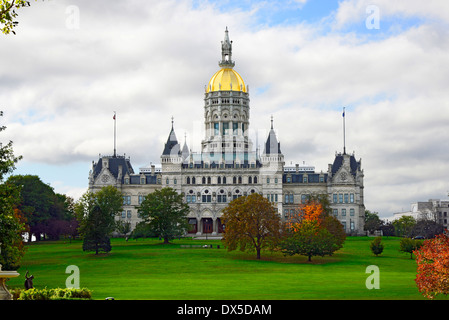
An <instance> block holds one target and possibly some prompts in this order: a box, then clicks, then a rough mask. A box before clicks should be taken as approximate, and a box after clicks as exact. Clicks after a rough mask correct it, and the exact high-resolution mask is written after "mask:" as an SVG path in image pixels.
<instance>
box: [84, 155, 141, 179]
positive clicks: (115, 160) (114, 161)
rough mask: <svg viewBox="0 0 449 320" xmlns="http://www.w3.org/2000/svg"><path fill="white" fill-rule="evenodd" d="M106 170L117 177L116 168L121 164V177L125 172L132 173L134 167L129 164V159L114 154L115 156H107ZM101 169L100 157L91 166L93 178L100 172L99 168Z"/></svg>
mask: <svg viewBox="0 0 449 320" xmlns="http://www.w3.org/2000/svg"><path fill="white" fill-rule="evenodd" d="M108 161H109V164H108V170H109V172H111V174H112V175H113V176H114V178H116V179H117V177H118V168H119V166H122V177H123V176H125V174H129V175H131V174H134V169H133V167H132V165H131V161H130V160H129V158H128V159H126V158H125V157H121V156H115V157H108ZM102 169H103V161H102V158H100V159H99V160H98V162H97V163H96V164H94V168H93V176H94V179H95V178H96V177H97V176H98V175H99V174H100V172H101V170H102Z"/></svg>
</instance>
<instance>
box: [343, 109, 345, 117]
mask: <svg viewBox="0 0 449 320" xmlns="http://www.w3.org/2000/svg"><path fill="white" fill-rule="evenodd" d="M344 117H345V109H344V108H343V118H344Z"/></svg>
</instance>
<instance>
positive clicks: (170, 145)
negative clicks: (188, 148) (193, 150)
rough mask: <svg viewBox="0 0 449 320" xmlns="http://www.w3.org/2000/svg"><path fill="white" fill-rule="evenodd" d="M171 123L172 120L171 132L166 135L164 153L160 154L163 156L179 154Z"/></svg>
mask: <svg viewBox="0 0 449 320" xmlns="http://www.w3.org/2000/svg"><path fill="white" fill-rule="evenodd" d="M173 122H174V119H173V118H172V121H171V131H170V134H169V135H168V139H167V142H166V143H165V146H164V151H163V152H162V155H163V156H169V155H173V154H180V151H181V150H180V149H181V147H180V145H179V143H178V139H177V138H176V134H175V129H174V128H173Z"/></svg>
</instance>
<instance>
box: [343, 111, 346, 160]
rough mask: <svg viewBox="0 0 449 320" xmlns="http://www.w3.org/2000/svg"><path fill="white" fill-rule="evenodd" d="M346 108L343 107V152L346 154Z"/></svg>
mask: <svg viewBox="0 0 449 320" xmlns="http://www.w3.org/2000/svg"><path fill="white" fill-rule="evenodd" d="M345 110H346V108H345V107H343V154H346V121H345Z"/></svg>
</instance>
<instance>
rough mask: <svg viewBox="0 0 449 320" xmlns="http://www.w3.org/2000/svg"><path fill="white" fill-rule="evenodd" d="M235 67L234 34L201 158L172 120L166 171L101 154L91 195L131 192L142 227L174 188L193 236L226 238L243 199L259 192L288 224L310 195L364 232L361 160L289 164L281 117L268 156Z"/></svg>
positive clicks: (126, 216) (208, 92) (215, 81)
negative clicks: (321, 166) (227, 211)
mask: <svg viewBox="0 0 449 320" xmlns="http://www.w3.org/2000/svg"><path fill="white" fill-rule="evenodd" d="M234 66H235V62H234V61H233V60H232V41H230V39H229V33H228V30H227V28H226V31H225V36H224V40H223V41H222V42H221V60H220V62H219V67H220V69H219V70H218V71H217V72H216V73H215V74H214V75H213V76H212V78H211V79H210V81H209V83H208V84H207V85H206V86H205V92H204V105H203V109H204V128H205V137H204V139H203V140H202V142H201V151H200V152H192V151H191V150H190V149H189V148H188V146H187V144H186V142H184V144H183V146H181V144H180V142H179V141H178V139H177V136H176V133H175V127H174V121H173V119H172V125H171V128H170V133H169V135H168V139H167V142H166V143H165V145H164V146H163V148H162V149H163V151H162V155H161V164H160V165H158V166H156V165H151V166H150V167H149V168H140V170H139V172H134V170H133V167H132V165H131V162H130V160H129V158H125V157H122V156H118V155H116V154H115V151H114V155H113V156H100V159H99V160H98V161H97V162H96V163H95V162H93V163H92V170H91V172H90V174H89V189H90V190H91V191H94V192H95V191H96V190H99V189H100V188H101V187H103V186H106V185H114V186H116V187H117V188H118V189H119V190H120V191H121V192H122V193H123V194H124V202H123V204H124V211H123V213H122V215H121V217H120V219H122V220H124V221H129V222H131V225H132V227H133V228H134V227H135V225H136V224H137V223H138V222H139V221H140V218H139V217H138V212H137V208H138V207H139V205H140V203H141V202H142V201H143V199H144V197H145V196H146V195H147V194H149V193H151V192H153V191H154V190H156V189H159V188H163V187H171V188H173V189H175V190H177V191H178V192H179V193H180V194H182V195H183V196H184V197H185V201H186V202H187V203H188V204H189V206H190V213H189V215H188V219H189V224H190V230H189V233H190V234H191V235H195V236H202V235H204V234H210V235H214V236H220V234H221V233H222V232H223V230H224V227H225V226H224V225H223V223H222V221H221V215H222V209H223V208H225V207H226V206H227V205H228V203H229V202H230V201H232V200H233V199H236V198H238V197H241V196H246V195H249V194H252V193H259V194H261V195H263V196H264V197H266V198H267V199H268V200H269V201H270V202H272V203H273V205H274V206H275V207H276V208H277V210H278V212H279V215H281V216H282V218H284V219H287V218H288V217H289V216H290V215H292V214H293V213H294V211H295V210H296V209H297V207H298V205H299V204H301V203H304V202H305V201H306V200H307V198H308V197H309V196H310V195H317V194H325V195H327V196H328V197H329V200H330V203H331V207H332V214H333V215H334V216H336V217H337V218H338V219H339V220H340V221H341V223H342V224H343V226H344V228H345V230H346V231H347V233H351V234H363V233H364V232H363V226H364V216H365V206H364V184H363V177H364V174H363V170H362V167H361V160H356V158H355V155H354V154H347V153H346V149H345V148H344V150H343V153H337V154H336V155H335V157H334V160H333V163H332V164H329V166H328V168H327V170H326V171H324V172H323V171H319V172H317V171H315V168H314V167H313V166H305V165H299V164H296V165H295V166H290V167H288V166H285V162H284V155H283V153H282V151H281V145H280V142H279V141H278V137H277V135H276V132H275V129H274V127H275V126H274V121H273V118H271V128H270V131H269V134H268V136H267V139H266V141H265V143H264V147H263V150H262V152H260V150H258V148H256V149H255V148H254V146H253V142H252V141H251V139H250V138H249V135H248V132H249V127H250V97H249V90H248V86H247V85H246V84H245V82H244V80H243V78H242V77H241V76H240V74H239V73H238V72H237V71H236V70H235V69H234ZM343 116H344V115H343ZM192 120H193V119H192ZM267 122H268V121H267Z"/></svg>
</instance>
